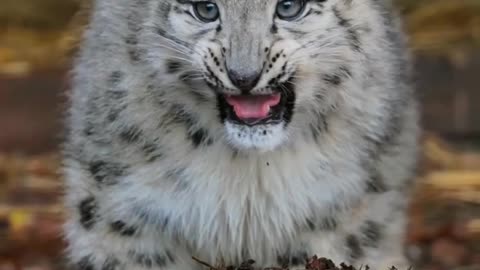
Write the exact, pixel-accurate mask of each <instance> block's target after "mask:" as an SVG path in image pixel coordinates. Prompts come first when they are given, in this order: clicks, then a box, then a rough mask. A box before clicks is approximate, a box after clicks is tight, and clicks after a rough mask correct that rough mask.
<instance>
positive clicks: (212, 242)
mask: <svg viewBox="0 0 480 270" xmlns="http://www.w3.org/2000/svg"><path fill="white" fill-rule="evenodd" d="M410 84H411V79H410V64H409V55H408V52H407V50H406V42H405V38H404V36H403V34H402V32H401V29H400V25H399V22H398V20H397V17H396V15H395V13H394V12H393V10H392V7H391V3H390V1H387V0H135V1H133V0H96V1H95V2H94V6H93V15H92V20H91V23H90V26H89V28H88V30H87V32H86V34H85V41H84V43H83V45H82V50H81V53H80V56H79V57H78V59H77V62H76V65H75V70H74V79H73V85H74V89H73V93H72V96H71V101H72V104H71V109H70V114H69V118H68V126H69V131H68V141H67V143H66V147H65V175H66V182H67V185H66V204H67V207H68V209H69V210H68V213H69V214H70V216H69V217H68V222H67V223H66V225H65V234H66V238H67V240H68V243H69V247H68V254H69V259H70V261H71V262H72V264H74V265H76V267H78V269H81V270H121V269H128V270H140V269H142V270H143V269H165V270H193V269H202V267H201V266H200V265H199V264H198V263H196V262H194V261H193V260H192V256H194V257H197V258H199V259H201V260H204V261H207V262H210V263H212V264H215V263H224V264H225V265H238V264H240V263H241V262H242V261H244V260H247V259H253V260H255V261H256V264H255V266H257V267H272V266H284V265H290V266H291V267H292V268H295V266H299V265H301V264H302V263H304V261H305V258H306V257H308V256H311V255H314V254H317V255H319V256H325V257H328V258H331V259H333V260H335V261H336V262H338V263H340V262H346V263H349V264H354V265H358V266H360V265H362V264H363V265H366V264H368V265H369V266H370V267H372V268H373V269H385V268H387V267H390V266H392V265H396V266H397V267H398V268H399V269H402V268H406V267H408V262H407V260H406V259H405V257H404V255H403V248H402V240H403V237H404V234H405V232H404V231H405V229H404V227H405V221H406V219H405V209H406V206H407V203H408V197H409V195H408V194H409V190H410V187H411V186H412V184H413V183H412V181H411V180H412V179H413V176H414V175H413V174H414V168H415V163H416V158H415V156H416V148H417V133H418V131H417V109H416V101H415V99H414V93H413V91H412V88H411V85H410Z"/></svg>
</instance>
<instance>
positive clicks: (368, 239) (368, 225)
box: [361, 220, 383, 248]
mask: <svg viewBox="0 0 480 270" xmlns="http://www.w3.org/2000/svg"><path fill="white" fill-rule="evenodd" d="M382 231H383V228H382V226H381V225H380V224H379V223H377V222H375V221H371V220H368V221H366V222H365V224H364V225H363V226H362V227H361V233H362V235H363V237H362V243H363V245H365V246H367V247H372V248H376V247H378V243H379V242H380V240H381V239H382Z"/></svg>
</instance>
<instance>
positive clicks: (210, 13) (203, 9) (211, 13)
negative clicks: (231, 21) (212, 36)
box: [193, 1, 220, 22]
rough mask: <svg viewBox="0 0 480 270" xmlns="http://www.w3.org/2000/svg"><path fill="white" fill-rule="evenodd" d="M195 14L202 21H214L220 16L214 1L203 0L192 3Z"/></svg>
mask: <svg viewBox="0 0 480 270" xmlns="http://www.w3.org/2000/svg"><path fill="white" fill-rule="evenodd" d="M193 10H194V11H195V15H196V16H197V17H198V18H199V19H200V20H202V21H203V22H214V21H216V20H217V19H218V17H220V11H219V10H218V6H217V5H216V4H215V3H212V2H208V1H204V2H196V3H194V4H193Z"/></svg>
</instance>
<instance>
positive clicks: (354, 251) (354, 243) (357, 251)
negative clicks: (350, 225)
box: [345, 234, 364, 260]
mask: <svg viewBox="0 0 480 270" xmlns="http://www.w3.org/2000/svg"><path fill="white" fill-rule="evenodd" d="M345 244H346V246H347V248H348V256H349V257H350V258H351V259H353V260H358V259H360V258H362V257H363V256H364V251H363V248H362V246H361V244H360V241H359V240H358V237H357V236H355V235H353V234H350V235H348V236H347V238H346V239H345Z"/></svg>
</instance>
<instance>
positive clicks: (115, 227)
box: [110, 220, 137, 237]
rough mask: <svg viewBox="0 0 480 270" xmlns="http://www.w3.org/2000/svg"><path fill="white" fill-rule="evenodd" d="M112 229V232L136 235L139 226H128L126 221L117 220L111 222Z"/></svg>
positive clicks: (122, 234)
mask: <svg viewBox="0 0 480 270" xmlns="http://www.w3.org/2000/svg"><path fill="white" fill-rule="evenodd" d="M110 229H111V230H112V232H115V233H118V234H120V235H121V236H127V237H128V236H134V235H135V234H136V232H137V227H135V226H128V225H127V224H125V222H123V221H121V220H117V221H115V222H112V223H111V224H110Z"/></svg>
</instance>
